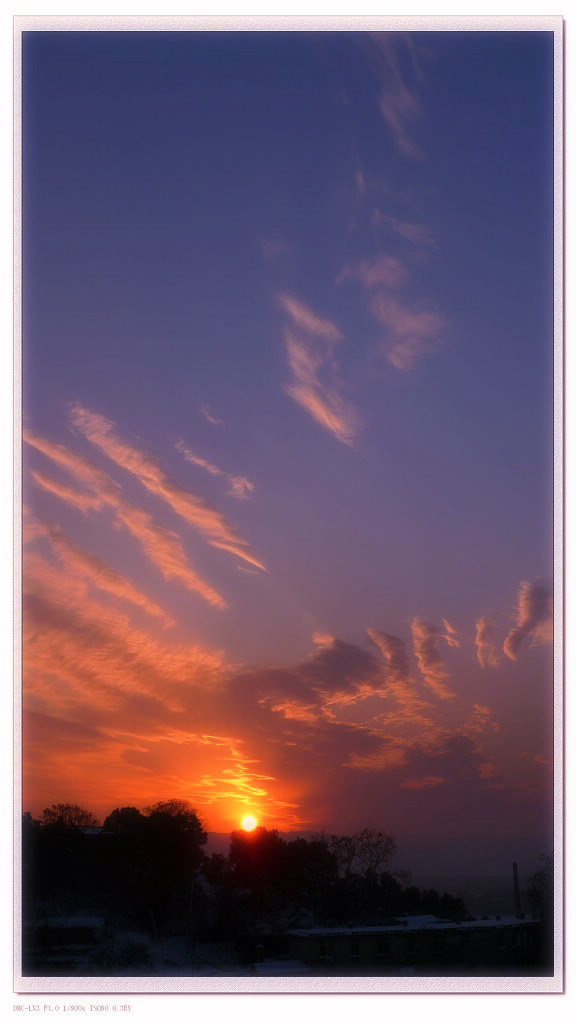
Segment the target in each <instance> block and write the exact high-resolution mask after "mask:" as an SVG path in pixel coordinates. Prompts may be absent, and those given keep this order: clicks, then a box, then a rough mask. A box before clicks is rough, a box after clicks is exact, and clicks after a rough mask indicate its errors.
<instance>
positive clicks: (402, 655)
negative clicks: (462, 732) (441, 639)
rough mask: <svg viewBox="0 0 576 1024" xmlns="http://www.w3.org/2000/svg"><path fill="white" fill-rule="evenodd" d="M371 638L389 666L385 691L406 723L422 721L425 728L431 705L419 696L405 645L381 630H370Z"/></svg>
mask: <svg viewBox="0 0 576 1024" xmlns="http://www.w3.org/2000/svg"><path fill="white" fill-rule="evenodd" d="M367 635H368V638H369V639H370V640H371V641H372V643H373V644H375V645H376V647H377V648H378V650H379V651H380V653H381V655H382V657H383V658H384V661H385V664H386V689H385V692H386V694H387V695H390V696H391V697H392V698H393V700H394V702H395V704H396V705H397V707H398V710H399V712H400V715H399V716H398V715H397V714H396V717H402V718H404V719H406V720H408V719H409V720H412V721H414V720H416V719H418V720H419V721H420V724H422V725H424V724H427V723H428V722H429V717H427V716H428V715H429V713H430V703H429V702H428V701H425V700H423V699H422V697H421V696H420V695H419V694H418V692H417V689H416V685H415V681H414V679H413V677H412V675H411V673H410V664H409V659H408V651H407V649H406V644H405V642H404V640H402V639H401V638H400V637H398V636H393V635H392V634H391V633H383V632H381V630H378V629H368V630H367Z"/></svg>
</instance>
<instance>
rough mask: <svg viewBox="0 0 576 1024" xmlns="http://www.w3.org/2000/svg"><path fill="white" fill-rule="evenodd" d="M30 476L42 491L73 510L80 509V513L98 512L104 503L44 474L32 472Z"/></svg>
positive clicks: (92, 495)
mask: <svg viewBox="0 0 576 1024" xmlns="http://www.w3.org/2000/svg"><path fill="white" fill-rule="evenodd" d="M30 475H31V477H32V479H33V480H34V481H35V483H36V484H38V486H39V487H41V488H42V489H43V490H44V491H49V492H50V493H51V494H54V495H56V497H57V498H61V499H62V501H65V502H66V504H67V505H73V506H74V507H75V508H78V509H80V511H81V512H88V511H90V510H98V509H101V508H102V507H103V505H104V501H103V500H102V498H100V497H99V496H98V495H97V494H84V493H82V491H77V490H75V488H73V487H68V486H67V485H66V484H63V483H62V482H61V481H60V480H55V479H54V477H51V476H48V475H47V474H46V473H40V472H39V471H37V470H32V472H31V474H30Z"/></svg>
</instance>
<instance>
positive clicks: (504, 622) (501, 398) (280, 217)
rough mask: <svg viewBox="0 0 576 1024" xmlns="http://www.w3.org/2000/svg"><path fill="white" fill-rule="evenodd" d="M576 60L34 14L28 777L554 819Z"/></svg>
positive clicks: (520, 46) (488, 41)
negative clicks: (138, 27) (563, 102)
mask: <svg viewBox="0 0 576 1024" xmlns="http://www.w3.org/2000/svg"><path fill="white" fill-rule="evenodd" d="M552 56H553V36H552V33H551V32H528V31H526V32H501V33H498V32H447V33H443V32H438V33H436V32H425V33H424V32H420V33H418V32H416V33H410V34H397V33H383V34H371V33H351V32H344V33H334V34H332V33H301V32H294V33H293V32H286V33H269V32H263V33H227V32H218V33H194V32H192V33H189V32H167V33H130V32H115V33H108V32H86V33H76V32H66V33H59V32H29V33H24V36H23V158H24V171H23V204H24V215H23V232H22V242H23V258H24V296H23V374H24V408H23V424H24V440H25V445H24V456H23V457H24V464H23V486H24V504H25V510H24V531H25V541H26V543H25V571H24V655H25V663H26V681H25V696H24V705H25V718H24V806H25V809H29V810H32V811H33V812H34V813H38V812H39V811H41V810H42V808H43V807H45V806H46V805H47V804H49V803H52V802H56V801H57V800H71V801H73V802H77V803H81V804H83V805H84V806H87V807H89V808H90V809H92V810H94V811H95V812H96V813H100V814H105V813H106V812H107V811H108V810H110V809H112V807H113V806H120V805H126V804H134V805H136V806H144V805H146V804H149V803H152V802H154V801H156V800H159V799H166V798H170V797H172V796H176V797H187V798H189V799H191V800H192V801H193V803H194V804H195V805H196V806H197V807H198V809H199V811H200V812H201V814H202V816H203V817H204V819H205V820H206V822H207V824H208V827H209V828H210V829H211V830H217V831H227V830H229V829H231V828H235V827H237V824H238V822H239V820H240V818H241V817H242V815H243V814H244V813H248V812H250V813H253V814H254V815H255V816H256V817H257V818H258V819H259V821H260V822H261V824H264V825H267V826H269V827H280V828H298V827H302V828H306V829H317V828H328V829H331V830H339V831H348V830H351V829H355V828H357V827H361V826H362V825H364V824H374V825H379V826H382V827H385V828H388V829H390V830H391V831H394V832H395V833H396V834H397V835H398V836H399V837H401V836H402V835H422V836H427V835H428V836H431V835H438V834H443V835H453V836H475V835H478V836H480V835H486V834H491V835H502V836H516V835H517V836H519V837H522V836H528V835H534V834H538V835H540V834H542V835H544V834H546V833H547V832H548V831H549V830H550V827H551V817H550V814H551V800H552V789H551V778H552V774H551V766H552V754H553V749H552V731H551V730H552V687H553V679H552V647H551V617H550V616H551V598H550V594H551V584H552V490H551V488H552V415H553V409H552V368H553V367H552V357H553V335H552V312H553V304H552V300H553V294H552V284H553V283H552V255H553V249H552V244H553V238H552V228H553V223H552V199H553V196H552V182H553V165H552V138H553V121H552V84H553V79H552V76H553V64H552Z"/></svg>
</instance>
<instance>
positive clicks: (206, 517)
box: [70, 404, 265, 571]
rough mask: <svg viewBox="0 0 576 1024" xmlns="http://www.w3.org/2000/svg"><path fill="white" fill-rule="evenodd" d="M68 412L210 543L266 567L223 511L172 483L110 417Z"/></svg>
mask: <svg viewBox="0 0 576 1024" xmlns="http://www.w3.org/2000/svg"><path fill="white" fill-rule="evenodd" d="M70 416H71V419H72V423H73V424H74V426H75V427H76V429H77V430H78V431H80V433H82V434H83V435H84V437H86V438H87V440H88V441H90V443H91V444H93V445H94V446H95V447H96V448H98V449H99V450H100V451H102V452H104V454H105V455H107V456H108V458H110V459H111V460H112V461H113V462H115V463H116V464H117V465H118V466H121V467H122V468H123V469H126V470H127V471H128V472H129V473H132V474H133V475H134V476H135V477H136V478H137V479H138V480H139V481H140V483H141V484H142V485H143V486H144V487H145V488H146V489H147V490H148V491H150V492H151V493H152V494H155V495H156V496H157V497H159V498H161V499H162V500H163V501H165V502H166V504H168V505H169V506H170V508H172V510H173V511H174V512H176V514H177V515H179V516H180V517H181V518H182V519H184V521H185V522H186V523H188V525H189V526H192V527H193V528H194V529H196V530H198V531H199V532H200V533H201V534H202V536H203V537H204V538H205V539H206V540H207V542H208V543H209V544H210V545H211V546H212V547H215V548H220V549H222V550H224V551H229V552H231V553H232V554H234V555H236V556H237V557H238V558H241V559H243V560H244V561H246V562H248V563H249V564H250V565H254V566H256V568H258V569H262V570H263V571H265V569H264V566H263V565H262V563H261V562H259V561H258V560H257V559H256V558H255V556H254V555H253V554H252V553H251V552H250V548H249V545H248V543H247V542H246V541H245V540H243V539H242V538H241V537H239V536H238V534H237V533H236V532H235V530H234V529H233V527H232V526H230V525H229V524H228V523H227V522H226V520H225V518H224V516H223V515H222V513H220V512H218V511H217V509H215V508H213V507H212V506H211V505H209V504H208V503H207V502H205V501H204V500H203V499H202V498H200V497H199V496H198V495H196V494H193V493H192V492H191V491H186V490H184V488H182V487H178V486H177V485H176V484H173V483H172V482H171V481H170V480H169V479H168V477H167V475H166V473H165V471H164V469H163V467H162V466H161V464H160V462H158V460H157V459H154V458H153V457H152V456H150V455H148V454H146V453H145V452H143V451H140V450H139V449H138V448H135V447H134V446H133V445H130V444H127V443H126V442H125V441H122V439H121V438H120V437H118V435H117V434H116V433H115V432H114V424H113V423H112V422H111V421H110V420H107V419H105V417H104V416H100V415H98V413H92V412H90V410H88V409H84V408H82V406H80V405H77V404H76V405H73V406H72V409H71V413H70Z"/></svg>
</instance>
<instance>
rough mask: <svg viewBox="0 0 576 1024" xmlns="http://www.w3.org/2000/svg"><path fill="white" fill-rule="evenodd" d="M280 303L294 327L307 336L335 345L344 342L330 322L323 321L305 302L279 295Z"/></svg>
mask: <svg viewBox="0 0 576 1024" xmlns="http://www.w3.org/2000/svg"><path fill="white" fill-rule="evenodd" d="M278 302H279V303H280V305H281V306H282V307H283V309H284V310H285V312H286V313H289V315H290V316H291V317H292V320H293V322H294V325H295V326H296V327H298V328H299V329H300V330H302V331H304V332H305V333H306V334H311V335H313V336H314V337H317V338H323V339H324V340H325V341H331V342H333V343H335V342H338V341H341V340H342V337H343V335H342V333H341V331H340V330H339V329H338V328H337V327H336V325H335V324H333V323H332V322H331V321H330V320H323V319H321V318H320V317H319V316H316V313H313V312H312V310H311V309H309V308H308V306H305V305H304V303H303V302H299V300H298V299H295V298H294V297H293V296H292V295H278Z"/></svg>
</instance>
